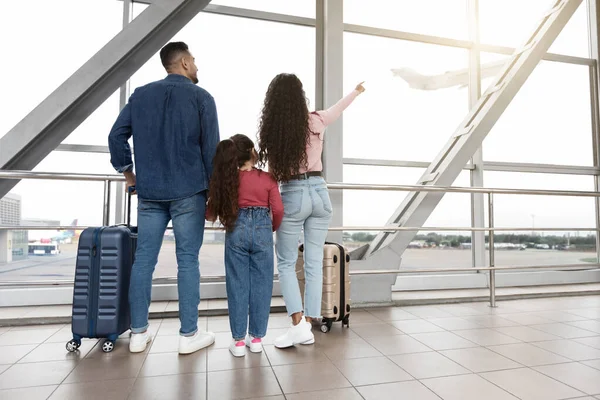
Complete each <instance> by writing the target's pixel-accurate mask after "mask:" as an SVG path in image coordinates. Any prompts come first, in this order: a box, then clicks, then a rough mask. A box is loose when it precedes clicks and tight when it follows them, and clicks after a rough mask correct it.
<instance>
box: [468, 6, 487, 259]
mask: <svg viewBox="0 0 600 400" xmlns="http://www.w3.org/2000/svg"><path fill="white" fill-rule="evenodd" d="M468 17H469V35H470V40H472V41H473V43H475V46H473V48H472V49H471V50H469V109H470V110H471V109H473V107H475V106H476V105H477V102H478V101H479V98H480V97H481V62H480V61H481V60H480V51H479V0H469V2H468ZM471 165H472V166H473V168H472V169H471V170H470V174H471V177H470V178H471V186H473V187H483V146H480V147H479V149H477V151H475V154H474V155H473V157H471ZM484 207H485V202H484V199H483V195H482V194H472V195H471V226H472V227H474V228H482V227H484V226H485V209H484ZM471 243H472V246H471V254H472V265H473V267H474V268H475V267H483V266H484V265H485V232H472V233H471Z"/></svg>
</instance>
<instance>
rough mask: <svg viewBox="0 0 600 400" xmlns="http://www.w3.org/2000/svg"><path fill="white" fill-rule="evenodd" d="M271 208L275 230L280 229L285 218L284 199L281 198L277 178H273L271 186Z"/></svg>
mask: <svg viewBox="0 0 600 400" xmlns="http://www.w3.org/2000/svg"><path fill="white" fill-rule="evenodd" d="M269 208H270V209H271V212H272V213H273V232H275V231H276V230H277V229H279V226H280V225H281V221H282V220H283V201H282V200H281V193H279V186H278V185H277V181H275V179H273V181H272V183H271V187H270V188H269Z"/></svg>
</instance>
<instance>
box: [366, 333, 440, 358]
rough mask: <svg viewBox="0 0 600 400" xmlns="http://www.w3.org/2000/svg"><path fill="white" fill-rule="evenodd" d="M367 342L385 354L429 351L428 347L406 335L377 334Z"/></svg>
mask: <svg viewBox="0 0 600 400" xmlns="http://www.w3.org/2000/svg"><path fill="white" fill-rule="evenodd" d="M367 342H368V343H369V344H371V345H372V346H373V347H374V348H375V349H377V351H379V352H380V353H381V354H383V355H386V356H390V355H397V354H410V353H423V352H426V351H431V349H430V348H429V347H427V346H425V345H424V344H423V343H421V342H419V341H418V340H416V339H413V338H412V337H410V336H408V335H396V336H379V337H374V338H370V339H368V340H367Z"/></svg>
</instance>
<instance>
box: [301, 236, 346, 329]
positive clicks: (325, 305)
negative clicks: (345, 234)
mask: <svg viewBox="0 0 600 400" xmlns="http://www.w3.org/2000/svg"><path fill="white" fill-rule="evenodd" d="M303 255H304V246H303V245H301V246H300V247H299V249H298V261H297V262H296V276H297V277H298V283H299V284H300V293H302V299H303V300H304V258H303ZM349 271H350V255H349V254H348V251H347V250H346V248H345V247H344V246H342V245H340V244H337V243H325V247H324V249H323V298H322V301H321V315H322V316H323V320H322V322H321V331H322V332H325V333H326V332H329V330H330V329H331V326H332V324H333V323H334V322H336V321H342V327H343V326H344V325H346V326H350V274H349Z"/></svg>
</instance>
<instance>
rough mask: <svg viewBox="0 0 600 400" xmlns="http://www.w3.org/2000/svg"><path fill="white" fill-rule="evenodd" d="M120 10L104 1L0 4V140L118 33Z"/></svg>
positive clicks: (41, 0) (43, 0)
mask: <svg viewBox="0 0 600 400" xmlns="http://www.w3.org/2000/svg"><path fill="white" fill-rule="evenodd" d="M122 10H123V3H122V2H119V1H106V0H86V1H80V0H53V1H46V0H31V1H10V2H2V4H1V5H0V36H1V37H2V38H4V39H5V40H4V41H3V50H2V52H3V55H4V56H3V62H2V63H0V87H2V93H4V94H5V95H4V96H1V97H0V109H1V110H2V118H0V137H1V136H3V135H4V134H6V133H7V132H8V131H9V130H10V129H11V128H13V127H14V126H15V125H16V124H17V123H18V122H19V121H20V120H22V119H23V118H24V117H25V116H26V115H27V114H28V113H29V112H31V111H32V110H33V109H34V108H35V107H36V106H37V105H38V104H39V103H40V102H41V101H42V100H44V99H45V98H46V97H47V96H48V95H50V93H52V92H53V91H54V90H55V89H56V88H57V87H58V86H60V85H61V84H62V83H63V82H64V81H65V80H66V79H67V78H69V76H71V75H72V74H73V72H75V71H76V70H77V69H78V68H79V67H81V66H82V65H83V64H84V63H85V62H86V61H87V60H88V59H89V58H90V57H92V56H93V55H94V54H95V53H96V52H97V51H98V50H99V49H101V48H102V47H103V46H104V45H105V44H106V43H107V42H108V41H109V40H110V39H112V38H113V37H114V36H115V35H116V34H117V33H118V32H119V31H120V30H121V27H122V20H123V11H122Z"/></svg>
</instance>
